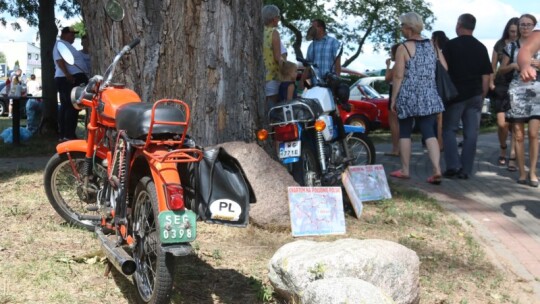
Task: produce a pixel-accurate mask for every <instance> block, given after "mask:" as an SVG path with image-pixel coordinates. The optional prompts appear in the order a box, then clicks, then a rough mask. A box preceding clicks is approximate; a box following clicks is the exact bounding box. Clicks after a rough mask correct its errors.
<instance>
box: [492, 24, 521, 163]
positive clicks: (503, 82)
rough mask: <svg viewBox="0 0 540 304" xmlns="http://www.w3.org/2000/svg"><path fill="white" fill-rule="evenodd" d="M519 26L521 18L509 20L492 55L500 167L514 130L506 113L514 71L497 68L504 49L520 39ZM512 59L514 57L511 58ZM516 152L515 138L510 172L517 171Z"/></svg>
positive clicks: (511, 147) (510, 159) (511, 142)
mask: <svg viewBox="0 0 540 304" xmlns="http://www.w3.org/2000/svg"><path fill="white" fill-rule="evenodd" d="M518 24H519V18H517V17H514V18H511V19H510V20H508V22H507V23H506V26H505V27H504V31H503V34H502V37H501V39H499V40H498V41H497V42H496V43H495V46H494V47H493V54H492V55H491V67H492V69H493V71H494V73H493V74H491V76H490V78H489V89H490V90H491V91H492V99H493V109H494V111H495V113H497V135H498V136H499V144H500V147H501V151H500V154H499V158H498V161H497V163H498V164H499V165H500V166H504V165H506V148H507V147H508V146H507V144H506V138H507V137H508V133H509V132H510V131H511V130H512V127H511V126H510V124H509V123H508V122H507V121H506V119H505V116H506V111H508V110H509V109H510V98H509V97H508V88H509V85H510V81H512V78H513V75H512V74H513V70H508V71H507V73H506V74H503V73H501V71H498V72H495V71H497V66H502V61H503V58H504V48H505V47H506V46H507V45H508V44H509V43H511V42H514V41H516V39H518V37H519V34H518ZM510 57H512V56H510ZM515 155H516V151H515V148H514V140H513V138H512V139H511V141H510V157H509V159H508V164H507V165H508V170H509V171H516V164H515V161H516V156H515Z"/></svg>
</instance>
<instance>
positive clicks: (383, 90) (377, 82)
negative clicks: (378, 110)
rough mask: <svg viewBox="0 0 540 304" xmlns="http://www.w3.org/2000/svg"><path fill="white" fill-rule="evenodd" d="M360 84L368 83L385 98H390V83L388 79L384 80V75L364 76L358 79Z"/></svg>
mask: <svg viewBox="0 0 540 304" xmlns="http://www.w3.org/2000/svg"><path fill="white" fill-rule="evenodd" d="M358 83H359V84H367V85H369V86H370V87H372V88H374V89H375V91H377V92H378V93H379V94H381V96H383V97H384V98H388V96H389V93H390V85H389V84H388V82H386V80H384V76H369V77H362V78H360V79H359V80H358Z"/></svg>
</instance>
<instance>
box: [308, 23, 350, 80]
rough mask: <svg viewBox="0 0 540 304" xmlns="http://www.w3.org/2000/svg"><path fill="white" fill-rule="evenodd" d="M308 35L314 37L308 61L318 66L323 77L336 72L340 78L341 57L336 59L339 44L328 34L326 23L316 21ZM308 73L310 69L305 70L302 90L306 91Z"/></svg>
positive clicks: (309, 48)
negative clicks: (305, 84)
mask: <svg viewBox="0 0 540 304" xmlns="http://www.w3.org/2000/svg"><path fill="white" fill-rule="evenodd" d="M308 33H309V34H311V35H313V42H311V44H310V45H309V47H308V51H307V57H306V60H307V61H309V62H313V63H314V64H315V65H317V68H318V69H319V75H320V76H321V77H324V75H326V74H327V73H328V72H335V73H336V74H337V75H338V76H339V75H340V74H341V56H338V57H336V56H337V55H338V52H339V42H338V41H337V39H336V38H334V37H330V36H328V35H327V34H326V23H325V22H324V21H322V20H321V19H314V20H313V21H312V22H311V28H310V29H309V31H308ZM308 73H309V71H308V69H304V73H303V74H302V80H301V81H300V85H299V87H300V89H304V81H305V80H306V79H308V77H309V75H308Z"/></svg>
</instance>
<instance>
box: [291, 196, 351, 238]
mask: <svg viewBox="0 0 540 304" xmlns="http://www.w3.org/2000/svg"><path fill="white" fill-rule="evenodd" d="M288 196H289V210H290V216H291V231H292V235H293V236H295V237H296V236H308V235H327V234H344V233H345V214H344V212H343V194H342V193H341V187H289V188H288Z"/></svg>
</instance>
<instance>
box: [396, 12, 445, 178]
mask: <svg viewBox="0 0 540 304" xmlns="http://www.w3.org/2000/svg"><path fill="white" fill-rule="evenodd" d="M399 20H400V21H401V33H402V35H403V36H404V37H405V38H406V39H407V41H405V42H404V43H402V44H401V45H400V46H399V47H398V49H397V53H396V64H395V66H394V78H393V81H394V86H393V89H392V99H391V107H392V111H394V112H396V113H397V116H398V119H399V133H400V134H399V137H400V139H399V150H400V156H401V169H400V170H397V171H394V172H392V173H390V176H392V177H396V178H409V162H410V158H411V133H412V127H413V120H416V123H417V124H418V125H419V126H420V131H421V132H422V136H423V137H424V138H425V141H426V147H427V150H428V155H429V158H430V160H431V164H432V165H433V175H432V176H431V177H429V178H428V179H427V182H428V183H431V184H436V185H438V184H440V183H441V180H442V179H441V166H440V164H439V161H440V156H441V155H440V150H439V144H438V142H437V134H435V130H434V128H433V126H434V125H435V124H436V121H437V114H438V113H441V112H443V111H444V105H443V102H442V99H441V97H439V94H438V93H437V88H436V84H435V68H436V62H437V57H438V58H439V60H440V61H441V63H442V65H443V66H444V67H445V68H447V66H446V60H445V59H444V56H443V54H442V52H441V51H440V50H439V51H438V52H437V53H438V54H437V53H436V51H435V48H434V47H433V44H432V43H431V41H430V40H429V39H426V38H424V37H422V36H421V35H420V33H421V32H422V30H423V28H424V23H423V21H422V18H421V17H420V15H418V14H417V13H414V12H409V13H406V14H403V15H401V16H400V17H399Z"/></svg>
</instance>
